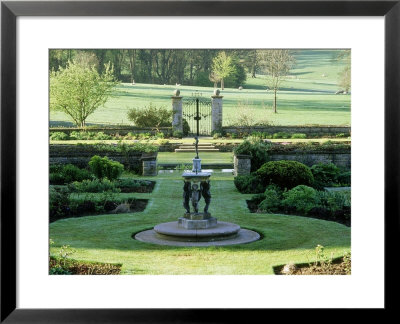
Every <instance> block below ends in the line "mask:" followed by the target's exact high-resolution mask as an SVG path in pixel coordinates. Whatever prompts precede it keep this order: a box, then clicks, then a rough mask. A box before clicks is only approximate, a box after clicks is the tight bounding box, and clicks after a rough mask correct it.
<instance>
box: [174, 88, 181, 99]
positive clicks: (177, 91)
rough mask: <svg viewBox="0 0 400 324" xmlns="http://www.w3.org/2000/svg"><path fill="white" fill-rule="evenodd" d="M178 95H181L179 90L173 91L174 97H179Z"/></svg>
mask: <svg viewBox="0 0 400 324" xmlns="http://www.w3.org/2000/svg"><path fill="white" fill-rule="evenodd" d="M180 94H181V91H180V90H179V89H176V90H175V91H174V96H175V97H179V95H180Z"/></svg>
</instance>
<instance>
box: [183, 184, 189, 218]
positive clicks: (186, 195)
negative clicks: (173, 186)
mask: <svg viewBox="0 0 400 324" xmlns="http://www.w3.org/2000/svg"><path fill="white" fill-rule="evenodd" d="M190 196H191V184H190V182H186V181H185V183H184V185H183V208H185V209H186V212H187V213H190V206H189V199H190Z"/></svg>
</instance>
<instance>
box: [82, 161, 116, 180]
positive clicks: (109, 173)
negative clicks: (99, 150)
mask: <svg viewBox="0 0 400 324" xmlns="http://www.w3.org/2000/svg"><path fill="white" fill-rule="evenodd" d="M89 167H90V170H91V171H92V172H93V174H94V175H95V176H96V178H98V179H104V178H107V179H108V180H115V179H118V178H119V176H120V175H121V174H122V172H123V171H124V166H123V165H122V164H121V163H119V162H116V161H112V160H110V159H109V158H108V157H107V156H105V157H103V158H101V157H100V156H98V155H95V156H93V157H92V158H91V159H90V161H89Z"/></svg>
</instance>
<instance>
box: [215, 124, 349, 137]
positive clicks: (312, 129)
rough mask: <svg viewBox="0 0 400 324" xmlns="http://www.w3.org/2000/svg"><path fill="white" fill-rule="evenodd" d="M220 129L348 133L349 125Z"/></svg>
mask: <svg viewBox="0 0 400 324" xmlns="http://www.w3.org/2000/svg"><path fill="white" fill-rule="evenodd" d="M222 129H223V130H224V131H225V132H227V133H236V134H237V133H243V132H246V133H249V134H251V133H252V132H262V133H268V134H275V133H279V132H285V133H289V134H298V133H302V134H307V135H309V134H326V135H328V134H332V135H335V134H350V133H351V127H349V126H253V127H234V126H224V127H222Z"/></svg>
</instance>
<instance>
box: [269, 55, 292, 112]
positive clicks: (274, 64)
mask: <svg viewBox="0 0 400 324" xmlns="http://www.w3.org/2000/svg"><path fill="white" fill-rule="evenodd" d="M262 61H263V66H264V68H265V70H266V72H267V74H268V78H267V84H268V86H269V88H271V89H272V90H273V91H274V113H277V92H278V90H279V87H280V85H281V83H282V81H283V80H284V79H285V78H286V76H287V75H288V74H289V72H290V70H291V69H292V67H293V65H294V63H295V60H294V57H293V56H292V55H291V54H290V51H288V50H264V51H263V52H262Z"/></svg>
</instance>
